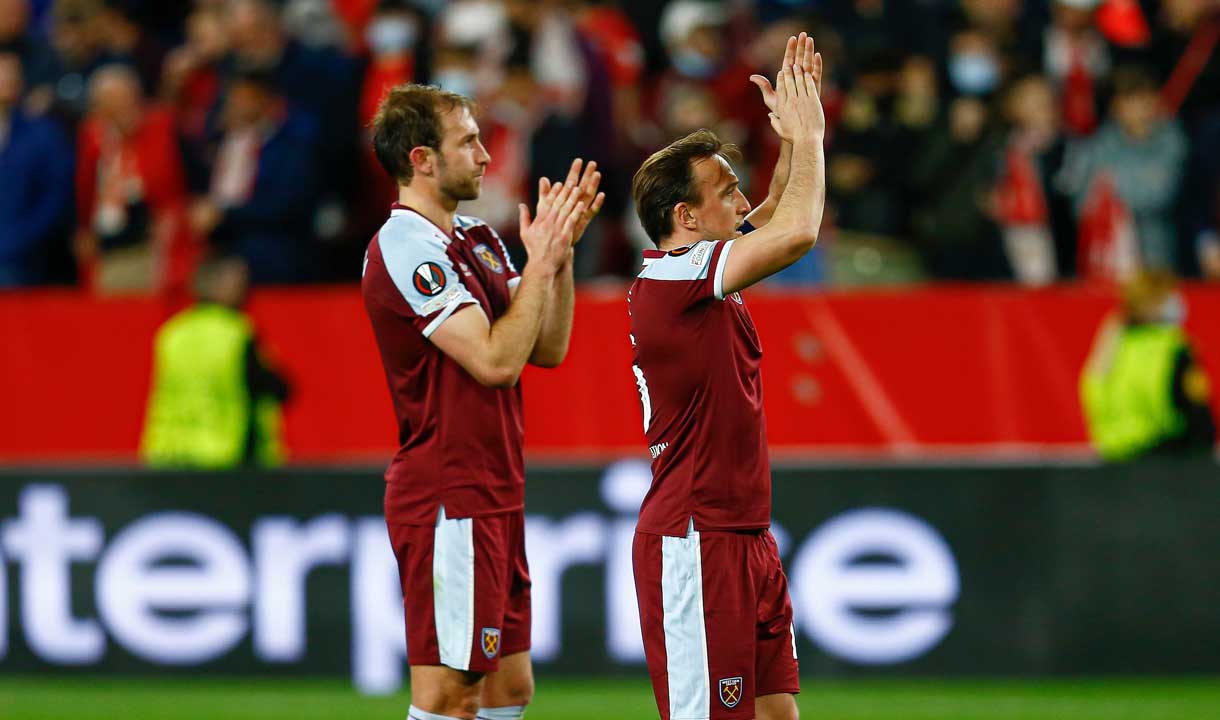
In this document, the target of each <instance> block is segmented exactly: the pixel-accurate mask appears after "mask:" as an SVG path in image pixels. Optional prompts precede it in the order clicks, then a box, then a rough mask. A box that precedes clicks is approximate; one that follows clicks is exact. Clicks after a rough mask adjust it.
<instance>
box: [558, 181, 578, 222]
mask: <svg viewBox="0 0 1220 720" xmlns="http://www.w3.org/2000/svg"><path fill="white" fill-rule="evenodd" d="M562 200H563V202H562V205H561V206H560V208H559V213H558V217H559V218H560V219H562V218H563V217H564V216H566V215H567V214H568V213H570V212H572V206H574V205H575V204H576V203H577V202H578V201H579V200H580V193H578V192H576V188H571V189H570V190H569V191H568V192H567V193H565V194H564V196H563V199H562Z"/></svg>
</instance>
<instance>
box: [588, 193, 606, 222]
mask: <svg viewBox="0 0 1220 720" xmlns="http://www.w3.org/2000/svg"><path fill="white" fill-rule="evenodd" d="M604 202H606V193H604V192H599V193H598V194H597V197H595V198H593V204H592V205H590V206H589V216H590V217H592V216H594V215H596V214H598V213H599V212H601V209H602V203H604Z"/></svg>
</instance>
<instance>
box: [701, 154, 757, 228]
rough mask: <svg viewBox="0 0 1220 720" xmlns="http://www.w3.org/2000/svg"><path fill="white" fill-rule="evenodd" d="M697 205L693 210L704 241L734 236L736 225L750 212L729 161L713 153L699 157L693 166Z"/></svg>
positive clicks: (747, 202)
mask: <svg viewBox="0 0 1220 720" xmlns="http://www.w3.org/2000/svg"><path fill="white" fill-rule="evenodd" d="M694 175H695V186H696V187H698V188H699V198H700V199H699V206H698V207H696V208H694V209H693V210H692V213H693V214H694V216H695V219H696V221H697V222H698V223H699V232H700V234H701V235H702V236H703V238H704V239H705V240H726V239H728V238H731V237H734V236H736V235H737V228H739V227H741V224H742V223H743V222H745V219H746V215H748V214H749V212H750V201H749V200H746V196H745V194H744V193H742V192H741V189H740V188H738V187H737V175H736V174H734V173H733V168H732V167H731V166H730V165H729V163H728V161H727V160H725V159H724V158H722V157H720V156H719V155H716V156H714V157H710V158H707V159H706V160H700V161H699V162H697V163H695V167H694Z"/></svg>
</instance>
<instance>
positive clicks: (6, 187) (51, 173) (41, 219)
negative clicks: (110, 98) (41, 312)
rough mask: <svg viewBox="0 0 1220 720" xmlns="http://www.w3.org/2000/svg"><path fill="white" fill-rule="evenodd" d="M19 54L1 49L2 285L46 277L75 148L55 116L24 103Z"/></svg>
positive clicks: (67, 213) (63, 219) (67, 204)
mask: <svg viewBox="0 0 1220 720" xmlns="http://www.w3.org/2000/svg"><path fill="white" fill-rule="evenodd" d="M21 90H22V79H21V58H20V56H18V55H17V54H16V53H15V52H7V51H0V288H2V287H16V286H21V285H34V284H37V283H39V282H41V281H42V280H43V274H44V269H45V263H46V255H47V252H48V250H49V249H50V245H51V244H52V243H53V242H54V241H55V240H56V239H57V238H58V239H60V240H63V239H64V237H65V236H66V233H67V226H68V220H69V218H70V217H71V203H72V151H71V149H70V147H69V145H68V140H67V138H65V137H64V134H63V133H62V132H61V131H60V129H59V127H58V126H57V125H55V123H54V122H53V121H51V120H45V119H40V118H32V117H29V116H27V115H25V114H24V113H23V112H22V111H21V108H20V102H21Z"/></svg>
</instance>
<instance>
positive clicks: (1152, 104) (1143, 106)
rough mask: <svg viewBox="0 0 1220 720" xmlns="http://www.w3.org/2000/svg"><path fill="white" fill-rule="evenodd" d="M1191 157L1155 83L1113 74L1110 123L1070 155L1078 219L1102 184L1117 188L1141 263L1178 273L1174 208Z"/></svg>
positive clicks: (1136, 72)
mask: <svg viewBox="0 0 1220 720" xmlns="http://www.w3.org/2000/svg"><path fill="white" fill-rule="evenodd" d="M1186 155H1187V139H1186V136H1185V135H1184V134H1183V132H1182V130H1181V128H1180V127H1179V125H1178V123H1177V122H1176V121H1173V120H1170V119H1168V118H1166V117H1164V116H1163V115H1162V113H1161V110H1160V105H1159V101H1158V96H1157V85H1156V83H1155V81H1154V80H1153V79H1152V77H1151V76H1150V75H1149V74H1148V73H1147V72H1145V71H1144V70H1142V69H1140V68H1137V67H1123V68H1119V69H1118V70H1116V71H1115V73H1114V98H1113V100H1112V101H1111V109H1110V119H1109V120H1108V121H1107V122H1106V124H1105V125H1104V126H1103V127H1101V128H1100V129H1099V130H1098V131H1097V133H1096V134H1095V135H1094V136H1093V137H1091V138H1088V139H1087V140H1082V141H1079V142H1078V143H1077V144H1076V145H1074V146H1073V147H1072V148H1070V149H1069V155H1068V158H1067V160H1066V161H1065V167H1064V174H1063V182H1064V183H1065V186H1066V187H1067V188H1068V190H1069V192H1071V194H1072V196H1073V199H1074V202H1075V205H1076V210H1077V212H1078V213H1079V212H1081V211H1082V210H1083V209H1084V207H1085V206H1086V205H1087V204H1088V201H1089V199H1090V195H1091V193H1093V192H1095V191H1097V188H1098V187H1100V186H1099V185H1098V181H1099V179H1100V178H1106V179H1108V181H1109V182H1111V183H1113V186H1114V188H1115V190H1116V192H1117V194H1118V196H1119V198H1120V199H1121V201H1122V202H1123V203H1124V204H1125V205H1126V207H1127V208H1128V209H1129V211H1130V213H1131V216H1132V219H1133V221H1134V224H1135V231H1136V238H1137V239H1138V243H1139V250H1140V257H1141V259H1142V262H1143V263H1144V264H1145V265H1148V266H1150V267H1157V268H1161V269H1164V270H1169V271H1171V272H1172V271H1175V270H1176V269H1177V267H1178V249H1177V232H1176V228H1175V225H1174V205H1175V203H1176V201H1177V197H1178V190H1179V187H1180V186H1181V182H1182V173H1183V170H1184V168H1185V162H1186ZM1103 182H1104V181H1103Z"/></svg>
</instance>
